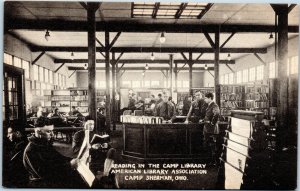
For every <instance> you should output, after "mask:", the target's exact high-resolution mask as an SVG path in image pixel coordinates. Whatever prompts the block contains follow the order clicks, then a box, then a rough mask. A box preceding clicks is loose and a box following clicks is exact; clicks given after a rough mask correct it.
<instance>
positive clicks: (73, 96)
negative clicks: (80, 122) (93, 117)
mask: <svg viewBox="0 0 300 191" xmlns="http://www.w3.org/2000/svg"><path fill="white" fill-rule="evenodd" d="M44 96H45V100H44V107H45V108H46V109H47V110H48V111H49V112H50V111H51V109H52V108H54V107H57V108H59V110H60V112H64V113H68V112H69V111H70V110H71V107H72V106H75V107H76V108H78V110H79V112H81V113H82V114H86V113H88V90H87V89H68V90H45V91H44ZM104 100H105V90H97V91H96V102H97V107H101V106H102V105H103V104H104Z"/></svg>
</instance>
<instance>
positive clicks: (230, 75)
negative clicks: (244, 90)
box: [228, 73, 234, 84]
mask: <svg viewBox="0 0 300 191" xmlns="http://www.w3.org/2000/svg"><path fill="white" fill-rule="evenodd" d="M228 84H234V74H233V73H230V74H229V79H228Z"/></svg>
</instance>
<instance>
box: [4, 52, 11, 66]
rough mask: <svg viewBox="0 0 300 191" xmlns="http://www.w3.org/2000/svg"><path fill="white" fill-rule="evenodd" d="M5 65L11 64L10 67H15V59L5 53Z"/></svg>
mask: <svg viewBox="0 0 300 191" xmlns="http://www.w3.org/2000/svg"><path fill="white" fill-rule="evenodd" d="M3 60H4V63H5V64H9V65H13V57H12V55H10V54H7V53H4V59H3Z"/></svg>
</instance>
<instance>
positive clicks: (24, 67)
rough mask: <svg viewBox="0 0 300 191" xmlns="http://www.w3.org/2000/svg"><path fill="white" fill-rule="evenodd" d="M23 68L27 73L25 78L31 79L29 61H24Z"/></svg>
mask: <svg viewBox="0 0 300 191" xmlns="http://www.w3.org/2000/svg"><path fill="white" fill-rule="evenodd" d="M22 68H23V69H24V71H25V78H28V79H29V78H30V77H29V62H27V61H25V60H23V61H22Z"/></svg>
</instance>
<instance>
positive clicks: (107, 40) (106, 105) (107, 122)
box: [105, 31, 111, 131]
mask: <svg viewBox="0 0 300 191" xmlns="http://www.w3.org/2000/svg"><path fill="white" fill-rule="evenodd" d="M109 63H110V60H109V32H108V31H105V79H106V91H105V93H106V103H105V110H106V130H107V131H110V123H111V112H110V83H109V82H110V73H109Z"/></svg>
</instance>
